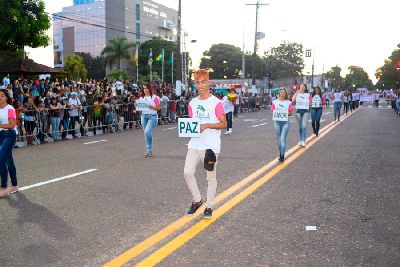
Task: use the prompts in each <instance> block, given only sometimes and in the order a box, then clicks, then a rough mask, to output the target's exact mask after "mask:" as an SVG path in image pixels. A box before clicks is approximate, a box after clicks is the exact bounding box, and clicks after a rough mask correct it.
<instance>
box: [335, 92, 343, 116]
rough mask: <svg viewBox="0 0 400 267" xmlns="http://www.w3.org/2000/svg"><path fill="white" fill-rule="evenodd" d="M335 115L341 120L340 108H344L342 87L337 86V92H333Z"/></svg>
mask: <svg viewBox="0 0 400 267" xmlns="http://www.w3.org/2000/svg"><path fill="white" fill-rule="evenodd" d="M333 97H334V98H333V115H334V116H335V121H336V119H337V120H338V121H340V109H341V108H342V103H343V92H341V91H340V88H339V87H337V88H336V91H335V93H334V94H333Z"/></svg>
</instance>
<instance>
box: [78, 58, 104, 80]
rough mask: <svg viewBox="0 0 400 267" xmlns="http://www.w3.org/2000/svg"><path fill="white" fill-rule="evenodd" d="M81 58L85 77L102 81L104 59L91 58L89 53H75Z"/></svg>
mask: <svg viewBox="0 0 400 267" xmlns="http://www.w3.org/2000/svg"><path fill="white" fill-rule="evenodd" d="M76 55H78V56H81V57H82V58H83V64H85V66H86V68H87V71H88V73H87V77H88V78H92V79H97V80H99V79H103V78H104V77H105V76H106V69H105V59H104V57H101V56H99V57H92V55H91V54H90V53H82V52H79V53H76Z"/></svg>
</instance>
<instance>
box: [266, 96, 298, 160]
mask: <svg viewBox="0 0 400 267" xmlns="http://www.w3.org/2000/svg"><path fill="white" fill-rule="evenodd" d="M288 98H289V97H288V92H287V90H286V88H281V89H280V90H279V96H278V99H276V100H274V101H272V105H271V110H272V112H273V115H272V120H273V121H274V128H275V133H276V141H277V143H278V149H279V162H284V161H285V150H286V137H287V135H288V132H289V127H290V121H289V117H288V116H292V112H293V105H292V102H291V101H289V100H288Z"/></svg>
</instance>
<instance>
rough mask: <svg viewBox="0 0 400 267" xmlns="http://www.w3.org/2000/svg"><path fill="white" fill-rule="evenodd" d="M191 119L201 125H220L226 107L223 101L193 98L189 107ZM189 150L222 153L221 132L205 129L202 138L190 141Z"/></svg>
mask: <svg viewBox="0 0 400 267" xmlns="http://www.w3.org/2000/svg"><path fill="white" fill-rule="evenodd" d="M188 111H189V117H190V118H196V119H198V120H200V124H206V123H213V124H214V123H220V120H219V119H218V117H220V116H221V115H225V110H224V106H223V104H222V103H221V101H220V100H219V99H218V98H217V97H215V96H213V95H212V96H210V97H209V98H208V99H205V100H200V99H199V98H198V97H196V98H193V99H192V100H191V101H190V102H189V105H188ZM188 148H192V149H196V150H206V149H212V150H213V151H214V153H220V152H221V130H217V129H205V130H204V131H203V132H202V133H201V134H200V137H193V138H191V139H190V141H189V144H188Z"/></svg>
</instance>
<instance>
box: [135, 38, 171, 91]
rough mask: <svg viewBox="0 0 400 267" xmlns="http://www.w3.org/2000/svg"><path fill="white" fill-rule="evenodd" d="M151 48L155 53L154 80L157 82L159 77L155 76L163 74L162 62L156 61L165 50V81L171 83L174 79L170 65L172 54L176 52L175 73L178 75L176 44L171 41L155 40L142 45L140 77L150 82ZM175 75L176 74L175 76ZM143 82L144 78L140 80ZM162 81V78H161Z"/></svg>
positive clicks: (140, 50)
mask: <svg viewBox="0 0 400 267" xmlns="http://www.w3.org/2000/svg"><path fill="white" fill-rule="evenodd" d="M150 48H151V49H152V51H153V57H152V59H153V64H152V66H151V67H152V72H153V75H152V78H153V81H155V78H157V77H158V76H156V75H154V74H155V73H159V74H161V72H162V62H161V61H160V62H158V61H156V58H157V56H158V55H159V54H160V53H161V50H162V49H163V48H164V81H165V82H168V83H170V82H171V78H172V73H171V72H172V65H171V64H170V63H169V60H170V58H171V54H172V52H174V73H176V71H177V70H176V43H175V42H171V41H166V40H163V39H153V40H148V41H146V42H144V43H143V44H141V45H140V49H139V72H140V77H145V78H146V79H145V81H150V75H149V74H150V66H149V65H148V60H149V54H150ZM174 75H175V74H174ZM140 80H141V81H143V79H142V78H140ZM160 80H161V78H160Z"/></svg>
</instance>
